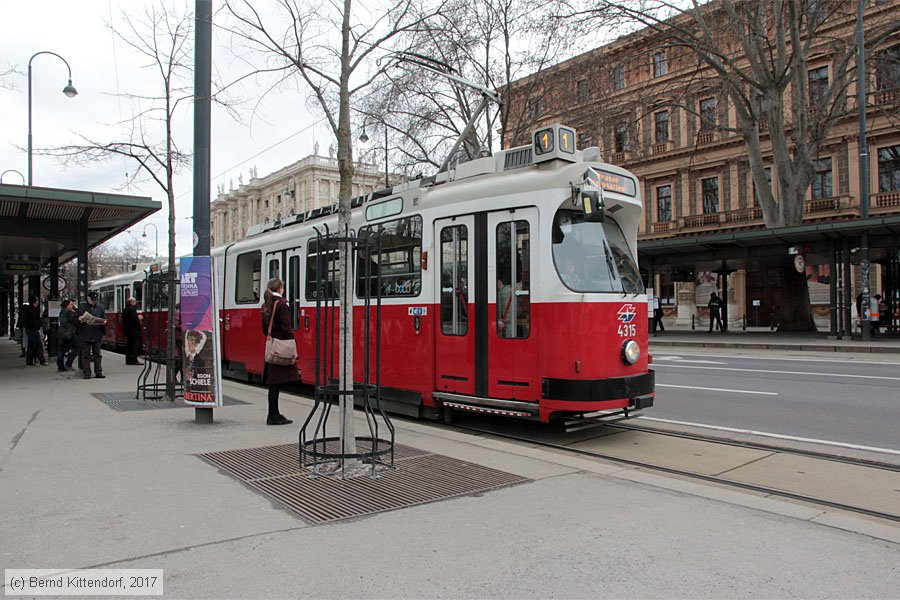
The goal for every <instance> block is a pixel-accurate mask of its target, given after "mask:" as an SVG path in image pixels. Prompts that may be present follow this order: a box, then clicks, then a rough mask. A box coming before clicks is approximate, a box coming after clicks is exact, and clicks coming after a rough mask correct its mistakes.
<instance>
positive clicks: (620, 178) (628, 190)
mask: <svg viewBox="0 0 900 600" xmlns="http://www.w3.org/2000/svg"><path fill="white" fill-rule="evenodd" d="M594 171H596V173H597V178H598V179H599V183H600V187H602V188H603V189H604V190H606V191H607V192H615V193H616V194H624V195H625V196H631V197H632V198H633V197H635V196H637V185H635V183H634V179H632V178H631V177H628V176H627V175H621V174H619V173H612V172H610V171H604V170H603V169H598V168H596V167H595V168H594Z"/></svg>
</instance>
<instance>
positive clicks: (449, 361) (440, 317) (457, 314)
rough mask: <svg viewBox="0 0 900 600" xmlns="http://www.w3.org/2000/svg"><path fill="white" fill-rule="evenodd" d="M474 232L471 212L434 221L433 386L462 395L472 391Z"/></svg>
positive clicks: (473, 366) (473, 360)
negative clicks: (435, 293)
mask: <svg viewBox="0 0 900 600" xmlns="http://www.w3.org/2000/svg"><path fill="white" fill-rule="evenodd" d="M480 216H481V217H482V220H483V216H482V215H480ZM474 235H475V217H474V216H472V215H465V216H461V217H456V218H453V219H441V220H439V221H435V223H434V239H435V244H436V250H437V257H436V258H437V262H438V264H437V265H435V266H436V267H437V268H436V269H434V273H435V277H437V281H436V282H435V289H436V290H437V292H438V293H437V296H438V301H437V306H435V308H434V310H435V312H436V313H437V314H436V315H435V316H436V318H435V319H434V321H435V324H436V327H437V331H436V332H435V367H436V369H435V389H436V390H440V391H443V392H453V393H457V394H466V395H473V394H475V338H476V335H475V323H474V311H475V305H474V301H475V290H474V286H473V285H470V282H472V283H473V282H474V281H475V262H474V248H475V247H474Z"/></svg>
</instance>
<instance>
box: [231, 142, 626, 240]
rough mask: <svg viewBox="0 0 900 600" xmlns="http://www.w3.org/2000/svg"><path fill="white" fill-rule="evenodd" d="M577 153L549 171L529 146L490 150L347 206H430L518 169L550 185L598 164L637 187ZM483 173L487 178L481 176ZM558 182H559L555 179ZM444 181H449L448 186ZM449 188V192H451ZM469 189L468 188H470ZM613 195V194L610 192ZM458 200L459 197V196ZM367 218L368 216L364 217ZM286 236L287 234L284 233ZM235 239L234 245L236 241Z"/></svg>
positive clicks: (269, 228)
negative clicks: (412, 200)
mask: <svg viewBox="0 0 900 600" xmlns="http://www.w3.org/2000/svg"><path fill="white" fill-rule="evenodd" d="M575 155H576V156H577V160H575V161H574V162H571V163H569V164H567V165H565V167H564V168H557V169H553V170H552V171H550V170H545V169H542V168H541V167H539V166H538V165H537V164H535V163H534V162H533V160H532V149H531V146H519V147H516V148H509V149H506V150H501V151H499V152H496V153H494V154H493V155H492V156H490V157H486V158H480V159H474V160H471V161H468V162H465V163H462V164H460V165H458V166H457V167H456V168H455V169H451V170H449V171H444V172H441V173H437V174H435V175H430V176H427V177H421V178H418V179H413V180H411V181H408V182H406V183H402V184H399V185H396V186H393V187H389V188H385V189H381V190H376V191H374V192H372V193H370V194H365V195H362V196H357V197H355V198H352V199H351V208H352V210H353V212H354V214H358V213H359V212H360V210H361V207H363V206H364V205H365V204H369V203H375V202H378V201H381V200H387V199H389V198H395V197H399V196H405V195H407V194H410V193H412V194H419V193H423V194H425V195H426V196H427V195H430V194H436V196H435V199H433V200H429V199H426V198H423V200H422V203H421V204H419V203H418V202H417V206H419V207H420V208H424V207H426V206H432V205H435V204H441V203H443V202H445V201H446V195H447V194H451V193H453V192H455V191H457V190H459V189H460V188H458V187H456V186H458V185H460V184H463V185H468V184H471V183H481V182H485V181H489V179H488V178H490V177H495V178H496V177H503V176H506V175H509V174H510V172H521V174H523V175H525V174H533V175H532V176H533V177H535V178H545V179H546V181H545V182H544V183H545V185H550V183H549V180H550V179H551V178H552V177H554V176H555V177H557V178H559V179H560V181H562V179H564V178H566V177H568V178H570V179H571V174H572V171H573V170H578V169H582V170H583V169H586V168H587V167H588V166H592V167H597V166H599V167H600V168H601V170H604V171H607V172H615V173H619V174H622V175H625V176H627V177H629V178H631V179H632V180H634V183H635V186H636V188H637V187H639V183H638V180H637V178H636V177H635V176H634V174H633V173H631V172H629V171H628V170H626V169H624V168H622V167H619V166H617V165H613V164H610V163H604V162H602V160H600V151H599V148H596V147H593V148H587V149H584V150H579V151H577V152H576V154H575ZM481 176H487V177H484V178H483V177H481ZM557 183H559V182H557ZM448 184H453V185H450V186H448ZM508 185H509V187H508V189H507V190H506V191H505V192H503V194H512V193H516V192H520V191H522V189H524V188H526V187H527V186H528V185H529V182H528V180H527V179H523V178H522V177H518V178H516V179H514V180H511V181H510V183H509V184H508ZM451 189H452V190H453V192H451ZM470 189H472V188H470ZM469 193H470V195H471V196H472V198H475V197H476V195H475V194H477V192H469ZM607 193H611V194H612V195H613V196H615V194H614V193H612V192H607ZM503 194H501V193H499V192H498V193H497V195H503ZM461 199H462V198H461ZM616 201H618V202H620V203H622V204H635V205H640V204H641V200H640V194H639V193H638V194H637V196H636V197H633V198H627V197H618V198H616ZM409 210H410V209H409V208H405V209H404V211H403V212H404V213H405V212H409ZM337 211H338V205H337V203H334V204H329V205H327V206H322V207H319V208H316V209H313V210H310V211H307V212H303V213H300V214H297V215H290V216H288V217H284V218H283V219H281V220H279V221H272V222H269V223H265V224H261V225H255V226H252V227H251V228H250V229H249V230H248V232H247V236H246V237H245V238H243V239H242V240H240V241H243V240H247V239H250V238H253V237H255V236H257V235H260V234H262V233H272V232H274V231H284V230H285V229H287V228H290V227H292V226H294V225H299V224H302V223H308V222H309V221H325V220H326V219H328V218H329V217H332V218H336V217H333V215H336V214H337ZM366 220H367V221H368V220H369V219H366ZM380 220H383V219H372V221H380ZM287 235H290V234H287ZM240 241H239V242H236V244H239V243H240Z"/></svg>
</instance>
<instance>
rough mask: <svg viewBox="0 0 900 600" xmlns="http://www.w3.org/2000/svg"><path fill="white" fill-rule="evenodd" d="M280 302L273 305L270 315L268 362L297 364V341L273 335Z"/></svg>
mask: <svg viewBox="0 0 900 600" xmlns="http://www.w3.org/2000/svg"><path fill="white" fill-rule="evenodd" d="M277 308H278V302H275V303H274V304H273V305H272V315H271V316H270V317H269V331H268V332H267V333H266V358H265V360H266V362H267V363H269V364H270V365H295V364H297V342H296V341H294V340H293V339H290V340H279V339H275V338H273V337H272V323H273V322H274V321H275V311H276V310H277Z"/></svg>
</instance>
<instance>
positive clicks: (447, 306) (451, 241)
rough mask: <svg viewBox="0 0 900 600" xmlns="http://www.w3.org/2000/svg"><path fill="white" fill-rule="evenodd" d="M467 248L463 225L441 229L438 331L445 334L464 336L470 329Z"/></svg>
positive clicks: (466, 234)
mask: <svg viewBox="0 0 900 600" xmlns="http://www.w3.org/2000/svg"><path fill="white" fill-rule="evenodd" d="M468 248H469V243H468V232H467V230H466V226H465V225H454V226H453V227H444V228H443V229H442V230H441V332H442V333H443V334H444V335H466V333H467V332H468V329H469V318H468V310H469V302H468V297H469V291H468V281H467V276H468V272H469V260H468V256H469V254H468V252H469V250H468Z"/></svg>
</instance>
